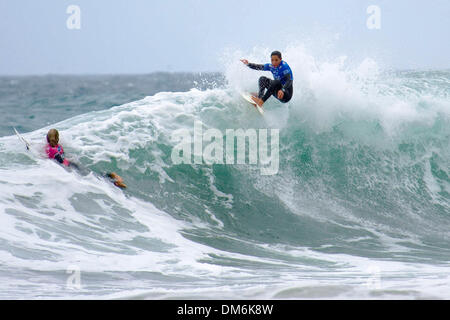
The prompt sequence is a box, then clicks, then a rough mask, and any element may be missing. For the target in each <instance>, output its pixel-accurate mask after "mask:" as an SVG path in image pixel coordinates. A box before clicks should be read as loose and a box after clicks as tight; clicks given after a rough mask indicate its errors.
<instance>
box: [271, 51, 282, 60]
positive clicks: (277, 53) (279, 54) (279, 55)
mask: <svg viewBox="0 0 450 320" xmlns="http://www.w3.org/2000/svg"><path fill="white" fill-rule="evenodd" d="M270 56H278V58H280V59H281V52H280V51H274V52H272V53H271V54H270Z"/></svg>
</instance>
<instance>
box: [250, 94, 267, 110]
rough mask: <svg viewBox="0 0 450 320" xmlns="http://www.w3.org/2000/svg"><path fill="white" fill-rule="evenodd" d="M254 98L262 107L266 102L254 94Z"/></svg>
mask: <svg viewBox="0 0 450 320" xmlns="http://www.w3.org/2000/svg"><path fill="white" fill-rule="evenodd" d="M252 100H253V101H255V103H256V104H257V105H258V106H259V107H261V108H262V105H263V104H264V101H263V100H262V99H260V98H258V97H255V96H252Z"/></svg>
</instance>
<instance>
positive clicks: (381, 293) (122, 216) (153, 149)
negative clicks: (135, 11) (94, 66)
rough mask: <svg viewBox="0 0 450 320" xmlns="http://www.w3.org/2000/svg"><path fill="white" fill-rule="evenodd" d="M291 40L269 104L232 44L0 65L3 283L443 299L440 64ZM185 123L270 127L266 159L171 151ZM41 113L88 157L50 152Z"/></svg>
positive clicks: (172, 294) (446, 258)
mask: <svg viewBox="0 0 450 320" xmlns="http://www.w3.org/2000/svg"><path fill="white" fill-rule="evenodd" d="M285 56H289V52H288V53H287V54H286V55H285ZM291 57H292V58H291V60H290V61H289V60H288V62H289V63H290V65H291V67H292V68H293V71H294V97H293V99H292V100H291V101H290V102H289V103H287V104H281V103H279V102H278V101H276V100H275V99H273V98H272V99H270V100H269V101H268V102H267V103H266V104H265V106H264V107H265V115H264V116H261V115H260V114H259V113H258V112H256V111H255V110H253V109H252V108H253V107H252V106H250V105H249V104H248V103H247V102H245V100H243V99H242V98H241V97H240V95H239V92H240V91H251V90H255V89H256V83H257V79H258V77H259V76H260V75H262V73H259V72H255V71H252V70H247V69H245V68H243V67H242V65H241V64H240V63H239V62H230V63H229V64H228V65H227V66H226V70H225V71H224V72H221V73H203V74H199V73H162V72H161V73H153V74H148V75H67V76H64V75H46V76H2V77H0V110H1V111H2V121H1V122H0V213H1V216H0V244H1V245H0V282H1V283H2V287H1V289H0V298H2V299H52V298H57V299H429V298H437V299H449V298H450V232H449V227H450V170H449V169H450V71H448V70H433V71H423V70H407V71H392V70H390V71H389V70H378V68H377V67H376V65H375V64H374V63H373V61H371V60H366V61H363V62H362V63H361V64H359V65H357V66H355V67H348V66H345V65H343V64H342V61H341V62H339V61H337V62H336V61H334V62H333V61H331V62H330V61H327V62H320V61H317V60H314V59H313V58H312V57H309V59H305V57H302V59H300V58H299V57H296V56H295V55H294V54H291ZM195 123H200V124H201V125H202V126H203V127H204V129H205V130H206V129H214V130H216V132H222V133H225V132H226V130H229V129H235V130H237V129H243V130H248V129H254V130H262V129H269V130H277V132H279V166H278V170H277V171H276V172H275V173H274V174H271V175H263V174H261V170H260V164H258V163H257V164H253V163H249V161H248V160H249V159H248V157H247V158H246V160H247V161H246V162H245V163H243V164H242V163H241V164H233V163H231V164H225V163H213V164H207V163H205V162H203V163H181V164H175V163H174V162H173V157H172V153H173V149H174V147H175V146H176V145H177V141H176V140H174V133H175V132H180V130H184V131H182V132H190V133H193V132H194V126H195ZM13 127H16V128H17V129H18V130H19V131H20V132H21V133H22V134H23V136H24V138H25V139H27V140H29V141H30V142H31V144H32V150H31V151H27V150H26V148H25V146H24V144H23V143H22V142H21V141H19V139H18V138H17V136H16V135H15V134H14V132H13ZM50 128H56V129H58V130H59V132H60V142H61V144H62V145H63V146H64V148H65V153H66V157H67V158H68V159H70V160H73V161H74V162H77V163H79V164H82V165H83V166H85V167H87V168H89V169H90V170H91V171H92V172H91V173H90V174H88V175H80V174H78V173H77V172H76V171H73V170H67V169H65V168H63V167H61V166H60V165H59V164H57V163H56V162H53V161H51V160H48V159H46V157H45V154H44V146H45V135H46V132H47V131H48V130H49V129H50ZM105 171H115V172H117V173H118V174H120V175H121V176H122V177H123V178H124V180H125V182H126V183H127V185H128V188H127V189H125V190H123V191H122V190H120V189H118V188H116V187H114V186H113V185H112V184H111V183H109V182H108V181H106V180H104V179H102V178H100V177H99V175H100V174H101V173H102V172H105Z"/></svg>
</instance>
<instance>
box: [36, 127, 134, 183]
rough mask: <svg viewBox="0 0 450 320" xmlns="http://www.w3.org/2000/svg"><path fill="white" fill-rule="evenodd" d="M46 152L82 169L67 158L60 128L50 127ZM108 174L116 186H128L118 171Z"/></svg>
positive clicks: (54, 157)
mask: <svg viewBox="0 0 450 320" xmlns="http://www.w3.org/2000/svg"><path fill="white" fill-rule="evenodd" d="M45 152H46V153H47V155H48V157H49V158H50V159H54V160H56V161H58V162H59V163H61V164H62V165H64V166H66V167H73V168H75V169H77V170H80V167H79V166H78V165H77V164H75V163H73V162H70V161H69V160H67V159H66V158H65V155H64V149H63V147H62V146H61V145H60V144H59V132H58V130H56V129H50V130H49V131H48V133H47V145H46V147H45ZM106 176H107V177H108V178H110V179H111V182H112V183H114V185H115V186H116V187H119V188H122V189H125V188H126V187H127V186H126V184H125V183H124V182H123V179H122V177H120V176H119V175H118V174H117V173H115V172H109V173H107V174H106Z"/></svg>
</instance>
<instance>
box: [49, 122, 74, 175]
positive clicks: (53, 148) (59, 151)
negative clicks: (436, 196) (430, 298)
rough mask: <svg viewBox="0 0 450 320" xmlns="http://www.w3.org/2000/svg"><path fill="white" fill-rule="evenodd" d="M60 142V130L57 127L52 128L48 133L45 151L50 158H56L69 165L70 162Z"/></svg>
mask: <svg viewBox="0 0 450 320" xmlns="http://www.w3.org/2000/svg"><path fill="white" fill-rule="evenodd" d="M58 142H59V132H58V130H56V129H50V130H49V131H48V133H47V146H46V147H45V152H46V153H47V155H48V157H49V158H50V159H55V160H56V161H58V162H59V163H61V164H63V165H65V166H66V167H68V166H69V165H70V162H69V161H68V160H67V159H65V157H64V149H63V147H62V146H61V145H60V144H59V143H58Z"/></svg>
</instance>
